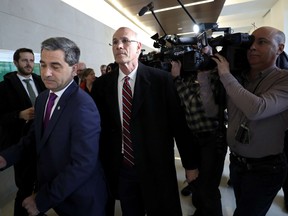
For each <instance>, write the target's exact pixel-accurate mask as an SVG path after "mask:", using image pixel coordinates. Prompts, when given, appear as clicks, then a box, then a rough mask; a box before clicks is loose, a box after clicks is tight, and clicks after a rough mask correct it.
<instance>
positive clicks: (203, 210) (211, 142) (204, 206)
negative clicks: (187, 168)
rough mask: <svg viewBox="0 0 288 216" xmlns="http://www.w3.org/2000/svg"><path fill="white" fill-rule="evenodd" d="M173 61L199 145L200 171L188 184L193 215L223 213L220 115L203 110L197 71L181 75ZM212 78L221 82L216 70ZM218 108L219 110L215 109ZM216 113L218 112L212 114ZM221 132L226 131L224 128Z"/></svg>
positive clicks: (217, 215)
mask: <svg viewBox="0 0 288 216" xmlns="http://www.w3.org/2000/svg"><path fill="white" fill-rule="evenodd" d="M202 51H203V50H202ZM206 51H210V50H209V49H208V50H206ZM171 64H172V69H171V74H172V76H173V77H174V83H175V86H176V89H177V91H178V94H179V96H180V99H181V103H182V105H183V107H184V109H185V114H186V122H187V124H188V126H189V128H190V131H191V135H192V137H193V145H196V146H195V149H196V151H197V152H196V155H197V156H198V158H197V161H198V171H199V175H198V178H197V179H196V180H194V181H192V182H190V183H189V186H188V187H190V190H191V192H192V194H193V195H192V203H193V205H194V206H195V208H196V211H195V213H194V215H195V216H196V215H197V216H222V215H223V214H222V206H221V194H220V191H219V188H218V187H219V184H220V180H221V176H222V172H223V166H224V160H225V155H226V151H227V144H226V142H225V140H220V141H219V140H217V138H218V135H219V134H218V132H219V130H218V128H220V126H219V119H218V118H217V117H216V118H209V117H208V115H207V113H206V112H205V110H204V107H203V105H202V101H201V97H200V89H199V88H200V86H199V83H198V81H197V73H196V72H189V73H186V74H185V75H182V74H181V75H180V71H181V66H182V65H181V62H180V61H172V62H171ZM212 80H213V81H215V82H216V83H217V82H218V83H219V77H218V75H217V73H214V77H212ZM218 93H219V92H217V91H215V95H214V97H213V98H211V100H216V98H218V96H217V95H218ZM218 102H219V101H218ZM216 112H218V111H217V110H216ZM214 114H215V112H214V113H213V114H210V115H214ZM221 128H225V127H221ZM221 133H225V132H224V131H221ZM191 145H192V143H191ZM188 189H189V188H187V187H186V188H184V189H183V190H186V191H187V190H188ZM183 190H182V194H183ZM188 192H189V191H188Z"/></svg>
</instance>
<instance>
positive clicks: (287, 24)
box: [263, 0, 288, 53]
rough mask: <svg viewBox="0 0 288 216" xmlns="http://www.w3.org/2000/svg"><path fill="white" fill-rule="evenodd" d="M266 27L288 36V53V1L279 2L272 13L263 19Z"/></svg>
mask: <svg viewBox="0 0 288 216" xmlns="http://www.w3.org/2000/svg"><path fill="white" fill-rule="evenodd" d="M263 25H264V26H273V27H275V28H278V29H280V30H281V31H283V32H284V33H285V35H286V46H285V52H286V53H288V42H287V40H288V4H287V0H278V1H277V2H276V4H275V5H274V6H273V7H272V8H271V10H270V12H269V13H268V14H267V15H266V16H265V17H264V18H263Z"/></svg>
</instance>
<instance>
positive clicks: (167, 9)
mask: <svg viewBox="0 0 288 216" xmlns="http://www.w3.org/2000/svg"><path fill="white" fill-rule="evenodd" d="M210 2H214V0H204V1H198V2H193V3H189V4H184V6H185V7H192V6H195V5H200V4H206V3H210ZM179 8H181V6H180V5H178V6H173V7H167V8H162V9H158V10H154V13H159V12H163V11H169V10H175V9H179ZM145 14H146V15H147V14H151V12H150V11H148V12H147V13H145Z"/></svg>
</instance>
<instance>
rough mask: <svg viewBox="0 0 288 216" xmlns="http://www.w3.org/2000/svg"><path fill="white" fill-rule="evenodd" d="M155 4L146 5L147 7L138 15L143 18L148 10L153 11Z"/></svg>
mask: <svg viewBox="0 0 288 216" xmlns="http://www.w3.org/2000/svg"><path fill="white" fill-rule="evenodd" d="M153 7H154V6H153V2H150V3H149V4H148V5H146V6H145V7H143V8H142V9H141V10H140V11H139V13H138V15H139V16H143V15H144V14H145V13H146V12H147V11H148V10H151V9H153Z"/></svg>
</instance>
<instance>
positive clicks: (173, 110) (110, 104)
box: [92, 63, 195, 216]
mask: <svg viewBox="0 0 288 216" xmlns="http://www.w3.org/2000/svg"><path fill="white" fill-rule="evenodd" d="M118 76H119V71H118V70H116V71H112V72H111V73H108V74H105V75H103V76H101V77H100V78H98V79H97V80H96V81H95V82H94V92H93V94H92V95H93V97H94V100H95V102H96V104H97V107H98V108H99V111H100V115H101V127H102V131H101V138H100V157H101V160H102V162H103V166H104V171H105V174H106V177H107V179H108V182H109V188H110V190H111V192H112V195H113V196H114V197H117V185H118V174H119V170H120V168H121V165H122V160H123V155H122V153H121V148H122V125H121V119H120V113H119V103H118V90H117V83H118V81H117V80H118ZM130 128H131V136H132V143H133V145H134V153H135V156H134V157H135V168H136V169H137V171H138V173H139V179H140V181H141V183H140V184H141V186H142V192H143V199H144V203H145V206H146V209H147V211H148V215H171V216H172V215H182V213H181V207H180V200H179V193H178V185H177V178H176V169H175V165H174V137H175V138H176V141H177V147H178V149H179V152H180V154H181V158H182V163H183V165H184V167H185V168H188V169H191V168H195V167H194V165H195V164H193V163H194V162H193V161H192V160H190V158H191V154H192V146H193V145H192V143H191V141H190V140H189V138H188V131H189V129H188V127H187V124H186V121H185V117H184V113H183V109H182V108H181V107H180V101H179V98H178V97H177V92H176V90H175V87H174V84H173V80H172V77H171V76H170V74H169V73H167V72H165V71H161V70H159V69H156V68H151V67H147V66H145V65H143V64H141V63H139V66H138V70H137V76H136V83H135V87H134V95H133V102H132V116H131V122H130Z"/></svg>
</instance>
